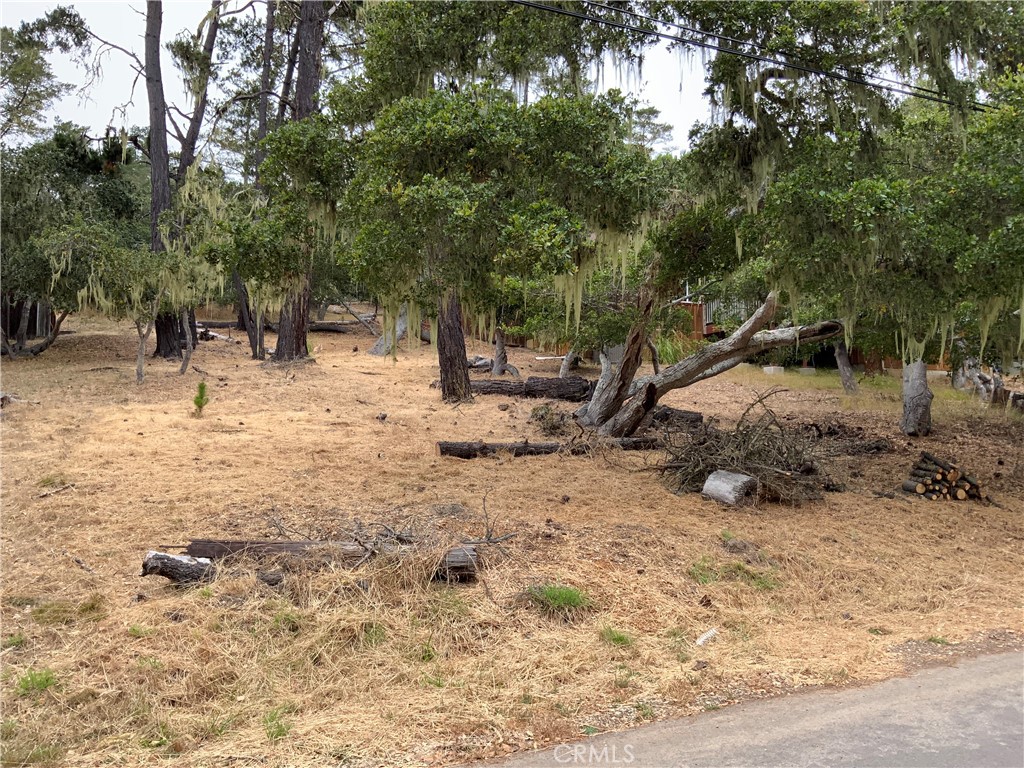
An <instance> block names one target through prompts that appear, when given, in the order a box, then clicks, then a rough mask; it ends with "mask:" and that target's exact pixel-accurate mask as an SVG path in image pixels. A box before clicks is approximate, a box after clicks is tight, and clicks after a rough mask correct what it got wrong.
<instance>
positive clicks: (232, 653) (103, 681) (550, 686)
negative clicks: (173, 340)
mask: <svg viewBox="0 0 1024 768" xmlns="http://www.w3.org/2000/svg"><path fill="white" fill-rule="evenodd" d="M67 325H68V327H69V328H70V329H72V330H74V331H75V333H73V334H70V335H66V336H61V338H60V339H59V340H58V342H57V344H56V345H55V346H54V347H53V348H52V349H50V350H49V351H47V352H46V353H45V354H43V355H42V356H41V357H39V358H37V359H34V360H28V361H15V362H13V363H5V364H4V366H3V371H2V374H3V390H4V391H5V392H13V393H16V394H17V395H19V396H20V397H21V398H23V399H24V400H26V401H36V402H37V403H38V404H34V403H32V402H16V403H13V404H11V405H9V406H8V407H7V408H6V409H5V410H4V412H3V423H2V430H3V431H2V483H3V489H2V501H3V510H2V513H3V517H2V522H3V528H2V566H3V583H2V601H0V604H2V620H3V628H2V637H3V649H2V651H0V663H2V672H0V695H2V725H0V736H2V739H3V762H4V764H5V765H21V764H25V763H43V764H45V763H51V764H59V765H70V766H93V765H165V764H173V765H182V766H224V765H249V764H260V765H267V766H338V765H346V766H348V765H351V766H401V765H409V766H424V765H451V764H455V763H459V762H463V761H471V760H474V759H478V758H483V757H491V756H495V755H501V754H505V753H508V752H512V751H518V750H525V749H529V748H532V747H534V746H539V745H543V744H547V743H551V742H553V741H558V740H569V739H573V738H577V737H579V736H581V735H583V734H588V733H595V732H600V731H605V730H614V729H620V728H626V727H629V726H632V725H635V724H639V723H642V722H645V721H649V720H653V719H658V718H663V717H668V716H673V715H680V714H695V713H698V712H700V711H702V710H710V709H716V708H718V707H721V706H725V705H728V704H730V703H733V702H736V701H739V700H742V699H745V698H750V697H758V696H769V695H775V694H782V693H788V692H792V691H794V690H796V689H800V688H805V687H810V686H828V685H845V684H855V683H862V682H867V681H872V680H878V679H881V678H885V677H889V676H892V675H899V674H901V673H904V672H905V671H907V670H908V669H909V668H911V667H912V666H914V665H916V664H920V663H929V662H931V661H933V660H936V659H946V658H954V657H956V656H957V655H960V654H963V653H968V652H982V651H984V650H986V649H991V648H995V647H1020V640H1021V637H1022V635H1021V634H1020V633H1021V632H1022V631H1024V616H1022V608H1024V600H1022V593H1024V578H1022V577H1024V548H1022V541H1024V516H1022V513H1024V450H1022V448H1021V446H1022V445H1024V423H1022V421H1021V420H1020V419H1019V418H1015V417H1014V416H1012V415H1009V414H1005V413H995V412H988V411H986V410H984V409H983V408H982V407H981V406H980V405H979V404H977V403H975V402H973V401H970V400H968V399H966V398H964V397H961V396H960V395H958V394H956V393H954V392H952V391H951V390H949V388H948V387H947V386H946V385H945V384H942V383H938V384H936V391H937V395H936V401H935V408H934V411H935V414H934V415H935V421H936V429H935V432H934V433H933V435H932V436H931V437H929V438H927V439H920V440H913V441H911V440H909V439H907V438H905V437H903V436H902V435H900V434H899V432H898V430H897V428H896V422H897V415H898V409H899V395H898V383H897V382H895V381H888V380H885V381H882V382H879V383H874V384H865V385H864V386H863V387H862V393H861V394H859V395H857V396H856V397H853V398H851V397H846V396H844V395H843V393H842V390H841V388H839V384H838V380H837V378H836V377H835V376H829V375H826V374H819V375H818V376H816V377H813V378H811V377H803V376H797V375H786V376H785V377H783V380H782V381H781V382H779V381H778V379H777V378H776V377H773V378H772V379H769V378H768V377H765V376H763V375H762V374H761V372H760V370H759V369H753V368H750V367H748V366H744V367H742V368H741V369H737V370H736V371H733V372H731V373H729V374H727V375H725V376H722V377H719V378H716V379H713V380H711V381H708V382H704V383H702V384H700V385H697V386H694V387H692V388H689V389H686V390H681V391H678V392H675V393H673V394H671V395H670V396H669V397H668V398H666V402H667V404H670V405H675V406H677V407H681V408H690V409H697V410H700V411H702V412H704V413H705V414H707V415H708V416H715V417H717V418H719V419H721V420H722V422H723V423H724V424H728V423H729V422H730V420H735V419H736V418H738V417H739V415H740V413H741V412H742V411H743V409H744V408H745V406H746V405H747V404H749V403H750V402H751V401H752V400H753V399H754V397H755V396H756V393H757V392H763V391H765V390H767V389H768V387H769V386H771V385H773V384H776V383H782V384H783V386H786V387H788V388H789V391H788V392H785V393H783V394H781V395H778V396H777V397H775V398H773V400H772V401H771V402H772V405H773V408H774V409H775V410H776V411H777V413H778V414H779V415H780V417H783V418H788V419H789V420H790V421H792V422H793V423H799V422H812V421H813V422H818V423H823V422H825V421H827V420H832V421H835V420H839V421H840V422H842V423H843V424H846V425H855V426H859V427H862V428H863V429H864V434H865V436H866V437H869V438H880V437H887V438H889V439H891V440H892V441H893V443H894V445H895V451H894V452H892V453H887V454H882V455H855V456H837V457H834V458H833V459H832V465H831V470H832V472H833V473H834V475H835V476H836V477H837V478H839V479H840V480H842V481H843V482H844V483H845V484H846V487H847V490H846V491H845V492H842V493H832V494H827V495H826V496H825V498H824V499H823V500H822V501H816V502H810V503H806V504H803V505H801V506H783V505H778V504H767V503H765V504H761V505H758V506H757V507H754V508H743V509H729V508H724V507H721V506H719V505H717V504H716V503H714V502H710V501H707V500H703V499H702V498H701V497H700V496H699V495H696V494H688V495H676V494H674V493H673V492H672V489H671V488H670V487H668V486H667V485H666V484H665V483H664V482H663V481H662V480H661V479H660V477H659V475H658V473H656V472H652V471H650V465H651V464H652V463H654V462H655V461H657V460H659V458H660V457H659V456H658V455H656V454H648V455H646V456H644V455H637V454H627V453H622V452H619V451H617V450H614V449H610V448H604V449H601V450H599V451H598V453H597V454H596V455H594V456H590V457H582V456H581V457H566V456H557V455H556V456H544V457H534V458H519V459H512V458H507V457H506V458H501V457H492V458H487V459H478V460H474V461H460V460H457V459H440V458H438V457H437V456H436V455H435V451H434V443H435V441H436V440H439V439H451V440H473V439H484V440H487V439H490V440H510V439H522V438H530V439H531V440H533V439H543V438H542V435H541V434H540V432H539V431H538V429H537V425H536V424H535V423H534V422H531V421H530V419H529V417H530V413H531V410H532V408H533V407H534V406H535V405H537V404H538V403H537V401H526V400H508V399H504V398H497V397H478V398H477V399H476V401H475V402H473V403H471V404H467V405H463V406H460V407H457V408H455V407H450V406H447V405H444V404H442V403H441V402H440V396H439V393H438V391H437V390H434V389H431V388H430V386H429V385H430V383H431V381H433V380H434V379H435V378H436V376H437V373H436V360H435V356H434V353H433V352H432V351H431V350H430V348H429V347H426V346H424V347H421V348H417V349H414V350H410V349H407V348H405V347H403V348H402V349H401V350H400V351H399V352H398V355H397V362H393V361H392V360H391V359H385V360H381V359H378V358H372V357H370V356H368V355H367V354H366V353H365V350H366V349H367V348H368V347H369V346H370V344H371V343H372V340H371V338H370V336H369V334H367V333H365V332H360V333H352V334H346V335H336V334H316V335H313V337H312V338H313V341H312V344H314V345H315V350H314V351H315V357H316V361H315V362H314V363H308V364H301V365H293V366H287V367H282V366H276V365H271V364H259V363H256V362H254V361H252V360H250V359H248V353H247V347H246V346H245V345H244V343H243V344H241V345H236V344H234V343H231V342H225V341H212V342H208V343H203V344H202V345H201V346H200V348H199V349H198V350H197V352H196V354H195V357H194V359H193V363H194V364H195V365H196V366H198V367H199V368H201V369H203V370H205V371H206V372H207V374H208V375H206V376H205V379H206V381H207V383H208V385H209V404H208V405H207V406H206V408H205V411H204V413H203V415H202V417H201V418H194V417H192V415H191V412H192V410H193V406H192V398H193V396H194V395H195V391H196V385H197V382H198V381H199V380H200V379H201V378H203V377H202V376H201V374H199V373H197V372H195V371H193V370H190V371H189V372H188V373H187V374H185V375H184V376H180V375H178V373H177V369H176V366H175V365H173V364H171V363H168V362H164V361H156V360H149V361H148V364H147V378H146V382H145V384H144V385H143V386H141V387H137V386H136V385H135V382H134V331H133V329H131V328H130V326H128V325H124V324H122V325H114V324H111V323H107V322H104V321H99V320H90V319H83V318H71V319H70V320H69V321H68V324H67ZM234 333H235V335H236V336H238V332H234ZM239 338H242V339H243V341H244V335H243V336H240V337H239ZM270 343H271V344H272V341H271V342H270ZM355 347H358V350H356V349H355ZM470 347H471V348H470V353H471V354H472V353H474V352H479V353H481V354H486V353H487V351H488V347H487V346H486V345H484V344H480V343H471V345H470ZM511 361H512V362H513V363H514V364H516V365H517V366H519V368H520V370H521V371H522V372H523V375H530V374H540V375H555V374H556V371H557V365H558V362H557V361H543V362H538V361H536V360H535V353H533V352H531V351H529V350H525V349H513V350H512V354H511ZM586 373H589V375H591V376H593V375H594V373H595V372H594V371H593V370H591V371H589V372H586ZM502 403H508V404H509V406H510V407H509V408H508V409H507V410H500V409H499V408H498V405H499V404H502ZM557 407H558V408H560V409H564V410H569V409H570V408H571V404H559V405H557ZM380 414H387V416H386V418H384V419H383V420H381V419H379V418H378V416H379V415H380ZM922 449H926V450H929V451H931V452H933V453H936V454H938V455H941V456H944V457H947V458H949V459H952V460H956V461H958V462H959V463H960V464H961V465H962V466H963V467H965V468H968V469H969V470H970V471H971V472H972V473H973V474H974V475H975V476H976V477H977V478H978V479H979V481H980V482H982V483H983V484H984V485H985V486H986V489H987V491H988V492H989V493H991V494H992V496H993V497H994V498H995V500H996V502H998V504H997V505H985V504H980V503H975V502H959V503H936V502H927V501H924V500H922V499H917V498H914V499H909V498H906V497H904V496H903V495H902V494H898V493H897V494H895V495H893V494H891V493H890V494H889V496H884V495H880V494H883V493H886V492H892V491H894V490H895V489H897V488H898V487H899V484H900V482H901V481H902V480H903V479H904V478H905V476H906V471H907V468H908V467H909V465H910V464H911V463H912V462H913V461H914V459H915V458H916V456H917V454H918V452H919V451H920V450H922ZM66 486H73V487H66ZM485 496H486V509H487V512H488V515H489V520H490V523H491V525H492V526H493V530H494V532H495V533H496V534H499V535H500V534H504V533H513V532H514V533H516V534H517V535H516V537H515V538H513V539H511V540H509V541H508V542H506V544H505V550H506V551H505V552H504V553H502V552H499V551H497V550H496V549H493V548H492V549H491V550H490V551H489V552H488V553H487V568H486V569H485V571H484V574H483V578H482V580H480V581H479V582H478V583H476V584H471V585H457V586H447V585H442V584H437V583H431V582H430V580H429V578H428V575H429V573H430V570H431V566H432V563H431V561H430V553H429V552H427V553H424V554H423V555H422V556H418V557H410V558H406V559H402V560H401V561H398V560H388V559H384V558H381V559H377V560H373V561H370V562H368V563H367V564H365V565H364V566H362V567H361V568H359V569H358V570H355V571H351V570H346V569H343V568H335V567H330V566H326V567H318V568H315V567H312V566H309V567H306V568H303V567H301V564H298V565H296V564H293V568H294V570H293V572H289V574H288V576H287V577H286V580H285V583H284V585H283V586H282V587H280V588H276V589H275V588H270V587H267V586H264V585H262V584H260V583H259V582H257V581H256V579H255V577H254V576H253V575H252V573H251V571H250V570H247V569H246V568H244V567H243V566H239V567H238V568H237V569H236V570H235V571H233V572H228V573H226V575H225V576H224V577H223V578H220V579H219V580H217V581H216V582H214V583H213V584H211V585H210V586H208V587H205V588H201V589H190V590H180V589H175V588H172V587H170V586H168V585H167V583H166V582H165V581H164V579H162V578H160V577H148V578H142V577H140V576H139V571H140V563H141V561H142V558H143V555H144V554H145V552H146V551H147V550H149V549H158V548H161V545H173V544H184V543H186V542H187V540H189V539H190V538H202V537H210V538H275V537H279V536H280V535H281V532H282V531H287V532H289V535H292V536H298V535H308V536H309V537H312V538H331V537H337V536H339V535H341V534H342V533H343V532H344V531H348V530H351V529H352V528H353V526H354V525H355V521H356V520H357V519H358V520H359V521H361V522H362V524H363V525H370V524H371V523H374V522H385V523H388V524H389V525H392V526H396V527H402V528H411V529H413V530H415V531H417V532H419V533H420V534H421V535H422V536H426V537H430V538H431V540H433V541H435V542H437V543H438V545H439V546H440V544H443V543H444V542H445V541H454V540H456V539H458V538H463V537H464V538H477V537H480V536H481V535H482V534H483V532H484V528H485V523H484V517H483V511H484V499H485ZM890 496H891V497H890ZM733 538H738V539H741V540H745V541H748V542H751V543H752V545H754V546H755V547H756V548H758V549H759V553H758V554H756V556H755V557H754V558H752V559H750V561H749V562H746V563H744V556H743V555H742V554H737V553H736V552H735V551H731V550H730V549H729V548H728V547H729V546H730V545H729V540H731V539H733ZM732 549H733V550H736V549H737V548H736V547H735V546H734V547H733V548H732ZM751 551H753V550H751ZM544 584H558V585H566V586H570V587H573V588H576V589H578V590H580V591H581V592H583V593H585V595H586V597H587V598H589V601H590V607H589V608H588V609H587V610H582V611H580V612H578V613H577V614H576V615H574V616H572V617H569V618H563V617H558V616H551V615H546V614H545V613H543V612H542V611H540V610H538V608H537V606H536V605H534V604H532V603H531V601H530V600H529V599H525V595H527V593H528V590H529V589H530V588H531V587H537V586H538V585H544ZM711 628H716V629H717V630H718V635H717V637H716V638H714V639H713V640H712V641H710V642H709V643H707V644H706V645H704V646H700V647H698V646H696V645H695V640H696V638H697V637H698V636H700V635H701V634H702V633H704V632H705V631H706V630H709V629H711Z"/></svg>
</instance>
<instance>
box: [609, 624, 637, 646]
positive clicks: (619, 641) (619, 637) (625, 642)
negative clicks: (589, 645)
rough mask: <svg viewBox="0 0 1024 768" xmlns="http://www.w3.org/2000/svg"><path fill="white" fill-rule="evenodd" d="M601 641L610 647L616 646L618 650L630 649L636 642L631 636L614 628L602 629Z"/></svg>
mask: <svg viewBox="0 0 1024 768" xmlns="http://www.w3.org/2000/svg"><path fill="white" fill-rule="evenodd" d="M601 639H602V640H604V641H605V642H606V643H608V644H609V645H614V646H615V647H617V648H629V647H631V646H632V645H633V643H634V642H635V641H634V640H633V637H632V636H631V635H629V634H627V633H625V632H622V631H620V630H618V629H615V628H614V627H602V628H601Z"/></svg>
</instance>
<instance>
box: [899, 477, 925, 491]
mask: <svg viewBox="0 0 1024 768" xmlns="http://www.w3.org/2000/svg"><path fill="white" fill-rule="evenodd" d="M903 490H904V491H906V492H907V493H918V494H921V493H924V492H925V491H926V490H928V489H927V488H925V485H924V483H918V482H916V481H914V480H904V481H903Z"/></svg>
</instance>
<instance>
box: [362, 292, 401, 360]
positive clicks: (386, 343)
mask: <svg viewBox="0 0 1024 768" xmlns="http://www.w3.org/2000/svg"><path fill="white" fill-rule="evenodd" d="M408 330H409V305H408V304H403V305H402V308H401V309H399V310H398V317H397V318H396V319H395V330H394V333H392V332H391V330H390V329H389V328H385V329H384V333H382V334H381V335H380V336H379V337H378V338H377V341H376V342H374V344H373V346H372V347H370V349H369V354H371V355H377V356H379V357H383V356H384V355H390V354H391V350H393V349H394V348H395V345H396V344H398V342H399V341H401V339H402V337H403V336H405V334H406V331H408Z"/></svg>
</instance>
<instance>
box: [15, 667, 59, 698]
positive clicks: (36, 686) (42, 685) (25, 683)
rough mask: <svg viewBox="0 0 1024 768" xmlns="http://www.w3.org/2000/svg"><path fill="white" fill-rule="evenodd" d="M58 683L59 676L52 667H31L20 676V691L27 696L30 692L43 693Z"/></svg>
mask: <svg viewBox="0 0 1024 768" xmlns="http://www.w3.org/2000/svg"><path fill="white" fill-rule="evenodd" d="M56 684H57V676H56V675H55V674H54V673H53V670H50V669H39V670H35V669H30V670H28V671H27V672H25V674H23V675H22V676H21V677H19V678H18V693H19V694H20V695H21V696H27V695H28V694H30V693H42V692H43V691H45V690H47V689H48V688H52V687H53V686H55V685H56Z"/></svg>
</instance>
